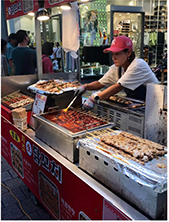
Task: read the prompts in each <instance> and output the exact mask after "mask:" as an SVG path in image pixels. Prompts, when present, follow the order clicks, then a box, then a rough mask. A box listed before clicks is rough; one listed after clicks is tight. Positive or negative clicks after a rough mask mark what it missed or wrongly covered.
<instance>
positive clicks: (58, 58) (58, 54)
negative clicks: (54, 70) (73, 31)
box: [54, 42, 62, 69]
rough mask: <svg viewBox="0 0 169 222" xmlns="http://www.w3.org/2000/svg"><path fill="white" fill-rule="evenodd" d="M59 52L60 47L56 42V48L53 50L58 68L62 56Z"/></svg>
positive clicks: (60, 50)
mask: <svg viewBox="0 0 169 222" xmlns="http://www.w3.org/2000/svg"><path fill="white" fill-rule="evenodd" d="M61 52H62V48H61V47H60V44H59V42H56V48H55V51H54V58H55V59H56V60H57V61H58V68H59V69H61V64H60V62H61V58H62V55H61Z"/></svg>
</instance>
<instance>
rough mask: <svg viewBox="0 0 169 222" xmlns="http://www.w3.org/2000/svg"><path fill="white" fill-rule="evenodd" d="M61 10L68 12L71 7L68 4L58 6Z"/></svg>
mask: <svg viewBox="0 0 169 222" xmlns="http://www.w3.org/2000/svg"><path fill="white" fill-rule="evenodd" d="M60 8H61V9H62V10H70V9H71V8H72V7H71V5H70V4H69V3H66V4H63V5H61V6H60Z"/></svg>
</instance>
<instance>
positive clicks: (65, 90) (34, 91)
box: [27, 79, 76, 95]
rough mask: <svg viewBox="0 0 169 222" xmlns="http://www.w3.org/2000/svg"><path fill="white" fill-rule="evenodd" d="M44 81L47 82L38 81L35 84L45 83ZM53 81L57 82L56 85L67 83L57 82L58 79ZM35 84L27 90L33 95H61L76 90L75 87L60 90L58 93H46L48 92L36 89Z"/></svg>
mask: <svg viewBox="0 0 169 222" xmlns="http://www.w3.org/2000/svg"><path fill="white" fill-rule="evenodd" d="M45 81H46V82H47V81H48V80H39V81H38V82H37V83H39V82H45ZM55 81H56V82H58V83H66V82H67V81H64V80H59V79H55ZM37 83H35V84H33V85H30V86H28V88H27V89H28V90H30V91H31V92H33V93H40V94H42V95H60V94H62V93H64V92H68V91H71V90H75V89H76V87H69V88H65V89H62V90H60V91H59V92H48V91H45V90H42V89H39V88H37V87H36V84H37Z"/></svg>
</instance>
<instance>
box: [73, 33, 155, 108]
mask: <svg viewBox="0 0 169 222" xmlns="http://www.w3.org/2000/svg"><path fill="white" fill-rule="evenodd" d="M104 52H105V53H107V52H111V53H112V59H113V62H114V64H113V65H112V66H111V67H110V69H109V70H108V72H107V73H105V75H104V76H103V77H102V78H101V79H99V80H98V81H94V82H91V83H89V84H84V85H82V86H81V87H79V88H78V89H77V90H76V91H75V94H74V95H77V96H81V95H82V94H83V93H84V92H85V91H86V90H99V89H102V88H103V87H107V88H106V89H104V90H102V91H98V92H96V93H93V94H92V95H91V97H90V98H88V99H87V100H86V102H85V103H84V104H83V106H82V108H83V109H86V110H90V109H92V108H93V107H94V105H95V103H99V100H102V99H108V98H109V97H110V96H112V95H114V94H116V93H118V92H119V91H121V90H124V91H125V93H126V94H127V96H128V97H130V98H135V99H141V100H145V97H146V84H147V83H154V84H158V83H159V82H158V79H157V78H156V76H155V74H154V73H153V72H152V71H151V69H150V67H149V66H148V64H147V63H146V62H145V61H144V60H143V59H141V58H136V57H135V53H134V51H133V44H132V41H131V39H130V38H128V37H126V36H118V37H116V38H115V39H114V40H113V41H112V44H111V46H110V48H106V49H104Z"/></svg>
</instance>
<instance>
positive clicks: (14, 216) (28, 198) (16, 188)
mask: <svg viewBox="0 0 169 222" xmlns="http://www.w3.org/2000/svg"><path fill="white" fill-rule="evenodd" d="M3 185H5V186H7V187H8V188H9V189H10V190H11V191H12V193H13V195H14V196H15V197H16V198H17V199H18V200H19V202H20V204H21V206H20V205H19V203H18V202H17V200H16V199H15V198H14V197H13V196H12V194H11V193H10V191H9V190H8V189H7V188H5V187H4V186H3ZM33 197H34V196H33V195H32V194H31V192H30V191H29V190H28V188H27V186H26V185H25V184H24V182H23V181H22V180H21V179H20V178H19V177H18V175H17V174H16V173H15V171H14V170H13V169H12V167H11V166H10V165H9V164H8V163H7V161H6V160H5V159H4V158H3V157H2V156H1V220H31V219H32V220H53V218H52V217H51V215H50V214H49V213H48V212H47V210H46V209H45V208H44V207H43V206H42V205H41V204H40V203H39V202H38V204H37V205H35V204H34V203H33ZM21 208H22V209H23V210H22V209H21ZM24 212H25V213H26V214H25V213H24ZM27 215H28V216H27Z"/></svg>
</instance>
